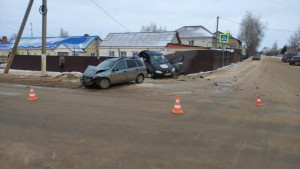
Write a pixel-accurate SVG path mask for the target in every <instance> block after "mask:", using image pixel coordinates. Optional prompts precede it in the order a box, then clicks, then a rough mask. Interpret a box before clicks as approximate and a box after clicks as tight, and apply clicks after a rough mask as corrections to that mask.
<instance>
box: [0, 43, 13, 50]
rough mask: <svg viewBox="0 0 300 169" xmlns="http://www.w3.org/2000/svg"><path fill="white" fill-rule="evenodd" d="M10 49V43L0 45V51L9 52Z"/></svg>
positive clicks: (11, 45)
mask: <svg viewBox="0 0 300 169" xmlns="http://www.w3.org/2000/svg"><path fill="white" fill-rule="evenodd" d="M12 47H13V44H12V43H0V51H11V49H12Z"/></svg>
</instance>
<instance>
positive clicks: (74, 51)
mask: <svg viewBox="0 0 300 169" xmlns="http://www.w3.org/2000/svg"><path fill="white" fill-rule="evenodd" d="M100 42H101V39H100V38H99V37H98V36H68V37H47V39H46V54H47V55H64V56H99V53H98V52H99V44H100ZM41 47H42V38H41V37H33V38H31V37H25V38H21V40H20V42H19V46H18V50H17V53H18V54H19V55H41Z"/></svg>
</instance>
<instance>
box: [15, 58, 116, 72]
mask: <svg viewBox="0 0 300 169" xmlns="http://www.w3.org/2000/svg"><path fill="white" fill-rule="evenodd" d="M110 58H111V57H99V58H97V57H92V56H79V57H78V56H76V57H74V56H65V71H67V72H72V71H76V72H84V70H85V69H86V68H87V66H88V65H93V66H96V65H98V64H99V63H101V62H102V61H104V60H106V59H110ZM58 60H59V56H47V60H46V63H47V71H53V72H58V71H59V66H58ZM11 69H20V70H35V71H40V70H41V56H27V55H16V56H15V58H14V61H13V63H12V66H11Z"/></svg>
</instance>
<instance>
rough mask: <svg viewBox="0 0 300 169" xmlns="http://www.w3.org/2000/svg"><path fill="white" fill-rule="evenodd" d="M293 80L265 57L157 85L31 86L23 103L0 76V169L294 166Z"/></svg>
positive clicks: (22, 92)
mask: <svg viewBox="0 0 300 169" xmlns="http://www.w3.org/2000/svg"><path fill="white" fill-rule="evenodd" d="M179 79H182V78H179ZM299 84H300V67H299V66H297V67H296V66H289V65H287V64H284V63H282V62H280V61H279V60H278V59H275V58H267V57H263V59H262V60H261V61H252V60H247V61H246V62H244V63H240V64H238V65H235V66H232V67H230V68H227V69H224V70H220V71H217V72H214V73H211V74H207V75H205V77H204V78H202V77H201V78H199V76H198V75H197V76H195V77H193V76H192V77H185V79H183V80H169V81H167V83H166V80H164V79H161V80H156V81H155V80H148V79H146V81H145V83H144V84H142V85H136V84H125V85H117V86H113V87H112V88H111V89H110V90H96V89H65V88H47V87H35V93H36V95H37V96H38V97H39V98H40V99H39V100H37V101H31V102H30V101H27V100H26V99H27V97H28V94H29V88H28V86H22V85H12V84H8V83H7V82H1V83H0V168H1V169H2V168H3V169H23V168H24V169H25V168H26V169H28V168H30V169H35V168H36V169H40V168H47V169H48V168H49V169H52V168H53V169H58V168H68V169H69V168H70V169H71V168H73V169H82V168H89V169H93V168H113V169H118V168H120V169H121V168H122V169H144V168H145V169H155V168H162V169H177V168H178V169H182V168H189V169H193V168H195V169H199V168H205V169H241V168H243V169H253V168H255V169H265V168H268V169H299V168H300V106H299V103H300V97H299V94H300V90H299V87H300V86H299ZM176 94H179V95H180V96H181V100H180V101H181V105H182V108H183V111H184V114H182V115H173V114H171V110H172V108H173V106H174V102H175V95H176ZM258 95H261V96H262V103H263V106H262V107H256V106H255V102H256V98H257V96H258Z"/></svg>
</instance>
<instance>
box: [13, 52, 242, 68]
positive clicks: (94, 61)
mask: <svg viewBox="0 0 300 169" xmlns="http://www.w3.org/2000/svg"><path fill="white" fill-rule="evenodd" d="M178 56H184V60H183V68H182V69H181V70H180V71H179V74H190V73H198V72H201V71H212V70H216V69H218V68H220V67H222V51H219V50H192V51H185V52H176V53H174V54H170V55H166V57H167V59H168V60H172V59H173V58H175V57H178ZM110 58H113V57H99V58H98V57H92V56H79V57H78V56H77V57H74V56H65V61H66V63H65V71H67V72H72V71H76V72H84V70H85V69H86V68H87V66H88V65H93V66H96V65H98V64H99V63H101V62H102V61H104V60H106V59H110ZM58 60H59V56H47V71H54V72H58V71H59V66H58ZM239 61H240V56H239V54H238V53H232V52H226V51H225V52H224V59H223V62H224V63H223V64H224V66H227V65H230V64H231V63H236V62H239ZM11 68H12V69H21V70H35V71H40V70H41V56H28V55H16V56H15V58H14V61H13V63H12V67H11Z"/></svg>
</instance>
